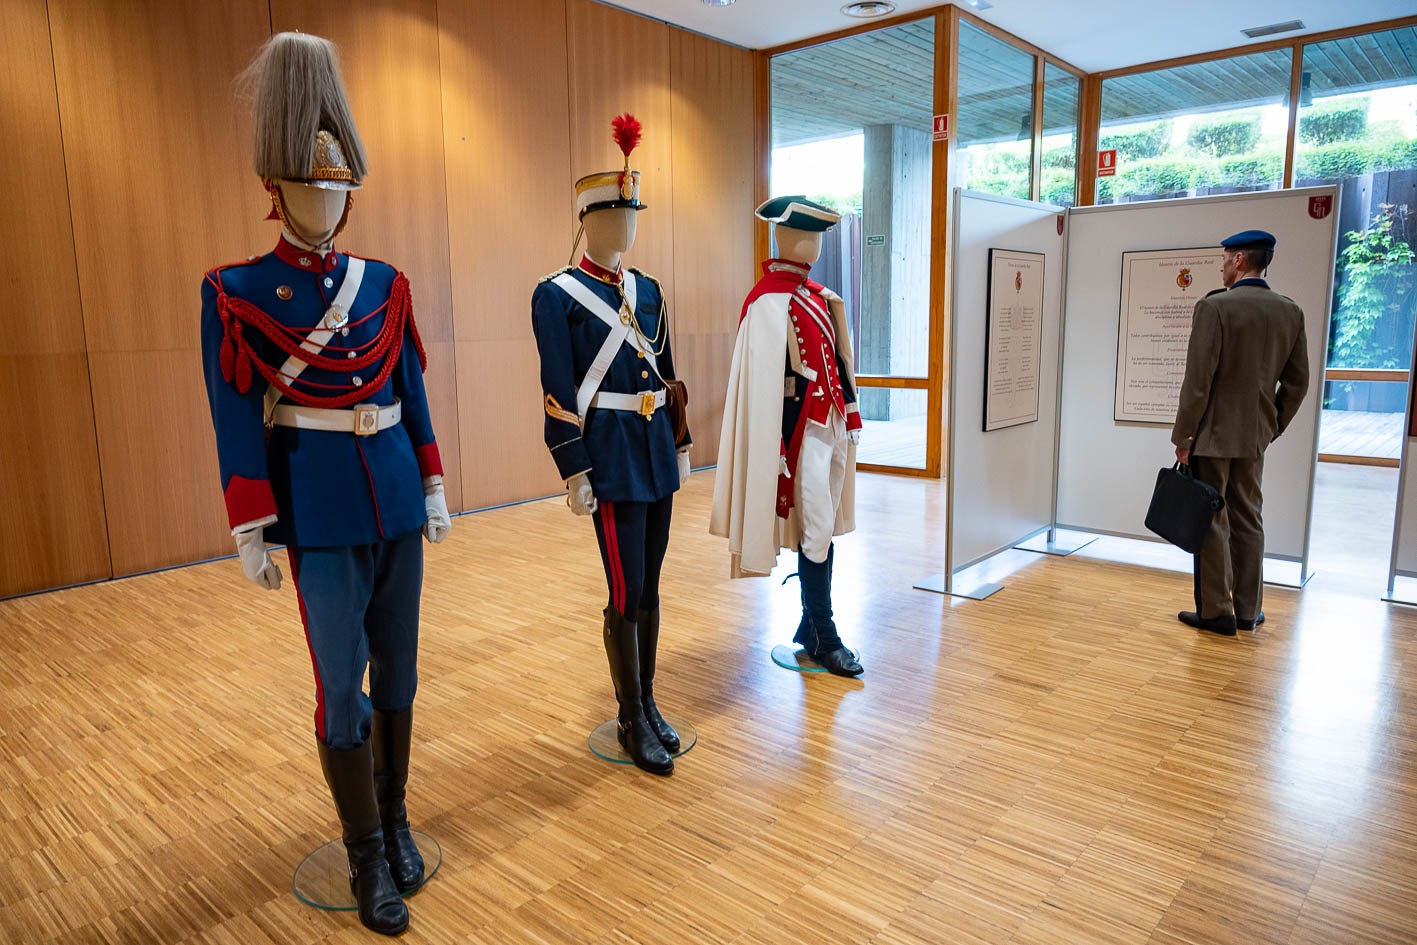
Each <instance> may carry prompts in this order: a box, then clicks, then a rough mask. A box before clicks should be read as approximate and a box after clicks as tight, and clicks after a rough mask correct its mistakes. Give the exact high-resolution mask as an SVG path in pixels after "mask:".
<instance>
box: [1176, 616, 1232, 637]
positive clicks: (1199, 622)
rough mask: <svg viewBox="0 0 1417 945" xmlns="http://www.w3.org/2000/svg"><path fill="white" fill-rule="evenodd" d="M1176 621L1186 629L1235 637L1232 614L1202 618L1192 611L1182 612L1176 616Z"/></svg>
mask: <svg viewBox="0 0 1417 945" xmlns="http://www.w3.org/2000/svg"><path fill="white" fill-rule="evenodd" d="M1176 619H1177V620H1179V621H1181V622H1182V623H1183V624H1185V625H1186V626H1188V627H1195V628H1196V629H1197V630H1209V631H1210V632H1211V633H1218V634H1220V635H1221V636H1227V637H1233V636H1234V635H1235V617H1234V616H1233V615H1232V614H1221V615H1220V616H1219V617H1202V616H1201V615H1200V614H1198V613H1196V612H1195V611H1193V610H1183V611H1181V612H1180V613H1179V614H1177V615H1176Z"/></svg>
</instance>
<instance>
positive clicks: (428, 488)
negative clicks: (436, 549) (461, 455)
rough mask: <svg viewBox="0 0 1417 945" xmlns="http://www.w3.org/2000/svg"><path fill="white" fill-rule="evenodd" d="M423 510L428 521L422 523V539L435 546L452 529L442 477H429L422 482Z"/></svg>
mask: <svg viewBox="0 0 1417 945" xmlns="http://www.w3.org/2000/svg"><path fill="white" fill-rule="evenodd" d="M423 509H424V511H426V512H427V513H428V520H427V521H426V522H424V523H423V537H424V538H426V539H428V540H429V541H430V542H432V543H433V544H435V545H436V544H438V542H440V541H442V540H443V539H444V538H447V537H448V532H450V531H452V529H453V520H452V518H451V517H450V516H449V515H448V500H447V497H446V496H444V495H443V480H442V477H434V476H429V477H428V478H427V479H425V480H423Z"/></svg>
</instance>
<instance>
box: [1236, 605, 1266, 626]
mask: <svg viewBox="0 0 1417 945" xmlns="http://www.w3.org/2000/svg"><path fill="white" fill-rule="evenodd" d="M1262 623H1264V611H1263V610H1262V611H1260V615H1259V616H1258V617H1256V618H1255V619H1254V620H1241V619H1240V618H1239V617H1236V618H1235V626H1237V627H1239V628H1240V629H1241V630H1253V629H1255V628H1256V627H1258V626H1259V625H1260V624H1262Z"/></svg>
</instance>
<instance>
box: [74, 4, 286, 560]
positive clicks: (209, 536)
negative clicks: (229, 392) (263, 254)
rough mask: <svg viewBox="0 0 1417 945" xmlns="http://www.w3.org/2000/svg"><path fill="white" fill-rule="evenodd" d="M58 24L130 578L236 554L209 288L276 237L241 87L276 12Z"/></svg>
mask: <svg viewBox="0 0 1417 945" xmlns="http://www.w3.org/2000/svg"><path fill="white" fill-rule="evenodd" d="M49 13H50V23H51V27H52V30H53V48H54V65H55V75H56V77H57V85H58V93H59V109H60V115H61V118H62V124H63V130H64V157H65V165H66V169H67V172H68V181H69V192H70V199H71V201H72V208H73V220H74V243H75V250H76V255H77V259H78V271H79V286H80V292H81V296H82V299H83V311H84V325H85V332H86V336H87V340H88V349H89V366H90V378H91V383H92V386H93V403H94V421H95V423H96V426H97V435H98V449H99V457H100V462H101V470H102V474H103V495H104V504H105V513H106V516H107V521H108V533H109V543H110V548H111V557H112V561H113V567H114V573H116V574H126V573H131V572H133V571H138V570H144V569H147V568H154V567H160V566H163V565H169V564H178V563H181V562H185V561H193V560H197V559H200V558H204V557H208V556H210V555H213V554H224V553H230V551H231V550H232V548H231V539H230V536H229V535H228V530H227V528H226V521H225V514H224V512H223V510H222V502H221V482H220V478H219V476H218V473H217V465H216V454H215V448H214V447H213V445H212V433H211V420H210V418H209V416H208V413H207V407H206V394H205V392H204V390H203V388H202V382H201V370H200V364H201V356H200V353H199V351H200V317H199V313H200V310H201V303H200V300H199V292H200V284H201V279H202V274H203V273H204V272H206V271H207V270H208V269H210V268H211V267H213V266H216V265H220V264H223V263H227V262H231V261H233V260H236V259H242V258H244V257H245V256H247V255H248V254H250V253H253V252H260V251H262V250H264V249H266V248H268V245H269V244H272V243H274V239H275V234H274V233H273V232H270V230H269V228H268V227H265V226H263V225H262V224H261V218H262V217H263V216H265V213H266V211H267V209H268V202H267V200H266V198H265V192H264V191H263V190H262V189H261V186H260V183H259V182H258V181H257V179H256V177H255V174H254V172H253V171H252V169H251V159H250V152H251V145H250V122H249V120H248V118H247V117H246V116H245V115H244V114H243V112H242V110H241V109H238V108H237V107H236V103H235V97H234V93H233V86H232V77H233V76H235V75H236V74H237V73H238V72H240V71H241V69H242V68H244V67H245V65H246V63H247V62H248V61H249V59H250V57H251V55H252V54H253V53H254V52H255V50H256V49H257V48H258V47H259V46H260V44H261V43H262V42H263V41H264V40H265V39H266V37H267V35H269V29H270V27H269V13H268V11H267V8H266V3H265V0H218V2H211V3H186V2H183V0H145V2H143V3H141V4H134V3H129V2H125V0H104V2H79V0H51V2H50V4H49ZM97 77H101V81H96V78H97Z"/></svg>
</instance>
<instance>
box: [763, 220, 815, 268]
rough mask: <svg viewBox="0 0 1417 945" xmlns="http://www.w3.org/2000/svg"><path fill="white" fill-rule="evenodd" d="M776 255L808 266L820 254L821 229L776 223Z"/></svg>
mask: <svg viewBox="0 0 1417 945" xmlns="http://www.w3.org/2000/svg"><path fill="white" fill-rule="evenodd" d="M776 229H777V232H776V234H775V235H776V237H777V255H778V258H779V259H787V260H790V261H792V262H795V263H802V264H803V265H804V266H810V265H812V263H814V262H816V261H817V257H818V256H820V255H822V231H821V230H798V229H794V228H793V227H790V226H784V225H783V224H781V223H779V224H777V227H776Z"/></svg>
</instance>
